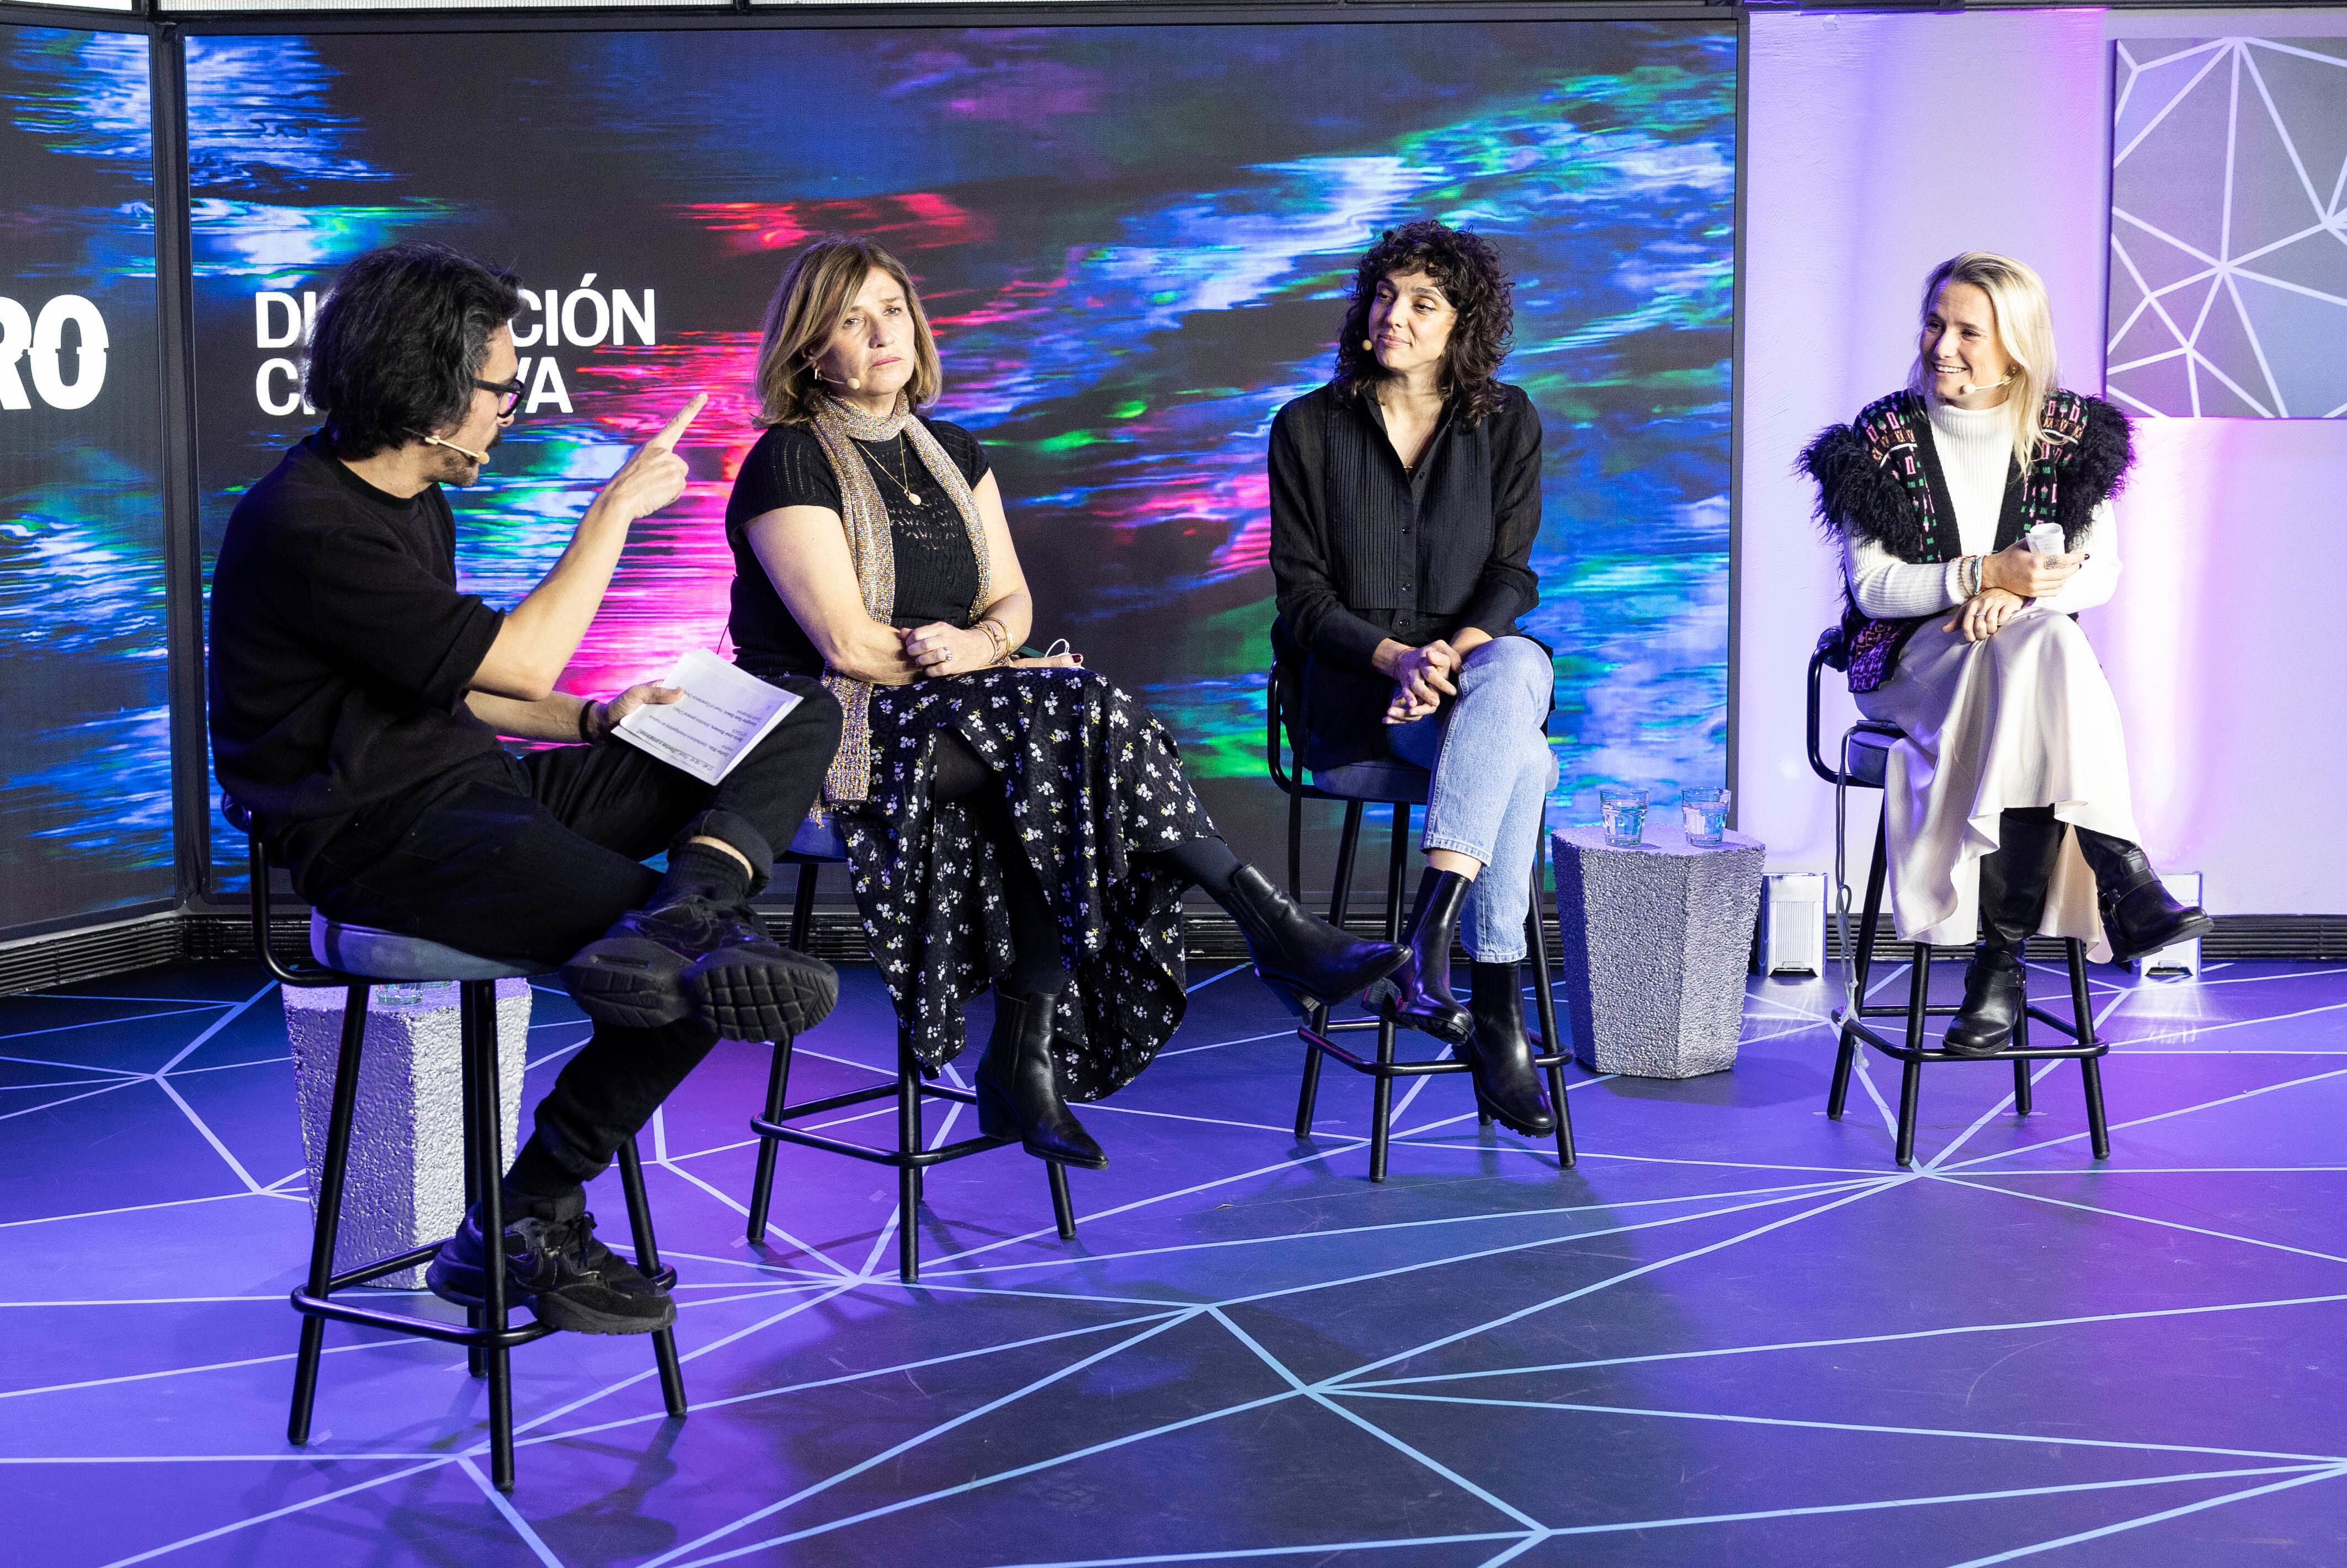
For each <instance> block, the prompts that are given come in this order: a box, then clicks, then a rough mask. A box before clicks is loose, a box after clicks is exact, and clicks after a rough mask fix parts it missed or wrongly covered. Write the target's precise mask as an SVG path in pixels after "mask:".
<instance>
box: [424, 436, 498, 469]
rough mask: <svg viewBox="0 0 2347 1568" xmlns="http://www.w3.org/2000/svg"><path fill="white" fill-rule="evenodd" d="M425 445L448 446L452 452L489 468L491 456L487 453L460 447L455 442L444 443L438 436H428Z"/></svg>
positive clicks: (468, 447)
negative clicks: (459, 453) (461, 454)
mask: <svg viewBox="0 0 2347 1568" xmlns="http://www.w3.org/2000/svg"><path fill="white" fill-rule="evenodd" d="M424 443H425V446H446V448H448V450H449V451H451V452H461V453H463V454H464V455H465V456H467V457H470V458H471V459H472V460H473V461H474V462H475V463H476V464H478V465H480V466H483V467H486V466H488V461H489V455H488V454H487V452H476V451H474V450H473V449H472V448H471V447H470V446H457V445H456V443H455V442H454V441H443V440H441V439H440V437H438V436H425V438H424Z"/></svg>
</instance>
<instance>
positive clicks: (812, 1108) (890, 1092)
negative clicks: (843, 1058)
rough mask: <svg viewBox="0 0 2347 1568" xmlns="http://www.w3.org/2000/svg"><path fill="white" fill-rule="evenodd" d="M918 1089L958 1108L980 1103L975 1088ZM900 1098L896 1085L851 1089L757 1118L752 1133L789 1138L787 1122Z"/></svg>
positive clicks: (923, 1085) (939, 1085)
mask: <svg viewBox="0 0 2347 1568" xmlns="http://www.w3.org/2000/svg"><path fill="white" fill-rule="evenodd" d="M916 1087H917V1089H918V1090H919V1091H920V1094H921V1098H922V1099H924V1100H949V1101H951V1102H953V1103H955V1104H957V1105H975V1104H977V1103H978V1091H976V1090H974V1089H958V1088H956V1087H955V1086H954V1085H952V1084H950V1083H928V1082H924V1083H920V1084H917V1085H916ZM896 1098H897V1086H896V1085H895V1084H893V1083H876V1084H874V1085H873V1086H872V1087H871V1088H869V1089H851V1090H849V1091H847V1092H846V1093H845V1094H832V1095H826V1096H825V1098H823V1099H821V1100H810V1101H808V1102H806V1103H805V1104H804V1105H786V1106H784V1108H783V1109H782V1110H781V1111H780V1112H777V1113H775V1114H774V1115H773V1116H753V1117H751V1118H750V1131H751V1132H754V1133H756V1134H757V1135H758V1136H759V1137H761V1138H784V1137H788V1136H789V1133H788V1132H785V1131H784V1129H783V1127H782V1125H781V1123H783V1122H798V1121H803V1120H805V1118H807V1117H809V1116H820V1115H822V1114H824V1113H825V1112H827V1111H844V1110H846V1108H847V1107H849V1106H850V1105H868V1104H870V1103H871V1102H873V1101H875V1100H894V1099H896Z"/></svg>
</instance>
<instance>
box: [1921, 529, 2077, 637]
mask: <svg viewBox="0 0 2347 1568" xmlns="http://www.w3.org/2000/svg"><path fill="white" fill-rule="evenodd" d="M2086 560H2087V557H2086V554H2085V553H2084V552H2081V553H2078V554H2075V555H2040V554H2038V553H2036V552H2035V551H2034V550H2032V549H2031V548H2029V545H2028V542H2027V541H2026V540H2016V541H2015V542H2014V543H2013V544H2010V545H2007V546H2006V547H2005V548H2003V549H2001V550H1999V551H1997V552H1996V553H1995V554H1994V555H1993V556H1986V557H1983V558H1982V560H1981V589H1980V591H1979V592H1978V593H1976V594H1974V595H1973V596H1972V597H1971V598H1970V599H1968V600H1964V602H1963V604H1962V605H1960V606H1958V607H1957V609H1956V613H1955V614H1954V616H1952V618H1950V619H1949V620H1945V621H1942V623H1941V625H1940V630H1942V631H1957V630H1961V631H1963V634H1964V641H1967V642H1985V641H1988V640H1989V639H1990V638H1992V637H1993V636H1995V635H1996V634H1997V633H1998V632H2000V631H2002V630H2004V628H2005V627H2006V626H2007V625H2008V624H2010V623H2011V621H2012V620H2013V618H2014V616H2016V615H2018V614H2020V613H2021V611H2022V610H2025V609H2027V608H2028V606H2029V603H2030V601H2031V600H2038V599H2045V598H2046V597H2048V596H2050V595H2052V594H2055V593H2058V592H2060V591H2061V590H2062V589H2063V587H2064V586H2065V584H2067V583H2068V582H2069V580H2070V579H2072V578H2073V577H2075V576H2076V575H2077V573H2078V569H2079V568H2080V567H2082V566H2084V565H2086Z"/></svg>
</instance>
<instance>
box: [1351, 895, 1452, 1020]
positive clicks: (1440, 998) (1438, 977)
mask: <svg viewBox="0 0 2347 1568" xmlns="http://www.w3.org/2000/svg"><path fill="white" fill-rule="evenodd" d="M1471 886H1474V884H1473V883H1472V882H1471V881H1470V880H1468V879H1467V878H1466V877H1464V876H1460V875H1459V874H1458V873H1457V872H1455V871H1437V870H1435V869H1434V868H1433V867H1432V866H1428V867H1427V868H1426V871H1425V874H1424V875H1422V876H1419V879H1418V903H1417V905H1416V906H1415V907H1412V908H1411V910H1410V912H1409V936H1408V937H1406V938H1403V939H1404V940H1405V941H1406V942H1407V943H1408V944H1409V956H1408V957H1407V958H1404V959H1403V960H1402V965H1401V968H1399V969H1396V970H1395V971H1394V975H1393V979H1390V980H1387V981H1384V982H1382V983H1380V984H1379V985H1378V986H1377V987H1375V988H1374V989H1371V990H1370V992H1369V994H1368V997H1366V998H1365V1000H1366V1001H1367V1002H1368V1006H1369V1010H1370V1011H1372V1012H1374V1013H1376V1014H1377V1015H1378V1017H1379V1018H1381V1019H1384V1020H1387V1021H1388V1022H1389V1023H1398V1024H1399V1025H1401V1027H1402V1028H1404V1029H1414V1030H1418V1031H1419V1033H1420V1034H1430V1035H1432V1036H1433V1037H1434V1038H1435V1039H1437V1040H1447V1041H1449V1042H1450V1044H1452V1045H1464V1044H1465V1043H1466V1042H1467V1037H1468V1035H1469V1034H1471V1032H1473V1030H1474V1028H1475V1022H1474V1020H1472V1019H1471V1018H1469V1017H1468V1016H1467V1009H1465V1008H1463V1007H1460V1005H1459V1001H1458V999H1457V998H1455V997H1453V996H1452V995H1451V994H1450V938H1451V936H1452V934H1453V933H1454V932H1456V931H1457V930H1458V929H1459V911H1460V907H1463V906H1464V905H1465V904H1466V902H1467V889H1468V888H1470V887H1471Z"/></svg>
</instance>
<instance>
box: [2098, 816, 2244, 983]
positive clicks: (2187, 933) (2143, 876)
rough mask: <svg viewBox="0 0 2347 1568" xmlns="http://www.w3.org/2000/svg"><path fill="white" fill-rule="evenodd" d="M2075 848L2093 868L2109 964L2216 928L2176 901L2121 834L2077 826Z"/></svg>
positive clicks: (2138, 850)
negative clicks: (2094, 830) (2109, 959)
mask: <svg viewBox="0 0 2347 1568" xmlns="http://www.w3.org/2000/svg"><path fill="white" fill-rule="evenodd" d="M2078 849H2079V852H2080V853H2081V854H2083V855H2085V856H2086V864H2087V865H2088V866H2091V867H2092V868H2093V869H2094V873H2095V895H2096V901H2097V902H2098V903H2099V904H2100V905H2101V906H2102V911H2103V937H2104V939H2105V940H2106V941H2108V942H2109V943H2110V945H2111V962H2113V963H2115V964H2124V963H2127V962H2129V961H2131V960H2133V959H2136V958H2142V957H2143V956H2144V955H2146V954H2147V953H2156V952H2157V951H2159V950H2160V949H2161V948H2168V947H2173V946H2175V945H2176V944H2177V943H2178V942H2189V941H2191V940H2193V939H2194V938H2198V937H2205V936H2207V935H2209V932H2211V931H2214V930H2215V929H2216V928H2217V922H2216V921H2214V920H2211V919H2210V918H2209V914H2208V911H2207V910H2205V909H2202V908H2201V907H2199V906H2198V905H2197V904H2178V902H2177V901H2176V900H2175V898H2174V897H2171V896H2170V895H2169V893H2168V889H2167V887H2166V886H2163V885H2162V884H2161V882H2160V880H2159V873H2158V872H2157V871H2154V870H2153V869H2152V868H2151V860H2150V858H2149V857H2148V856H2146V855H2145V854H2144V852H2143V850H2142V849H2141V848H2140V847H2138V846H2137V845H2132V844H2129V843H2128V842H2127V840H2126V839H2124V838H2113V837H2112V836H2111V835H2108V834H2106V833H2096V832H2093V831H2091V830H2089V829H2087V828H2083V827H2082V828H2080V829H2079V830H2078Z"/></svg>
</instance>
